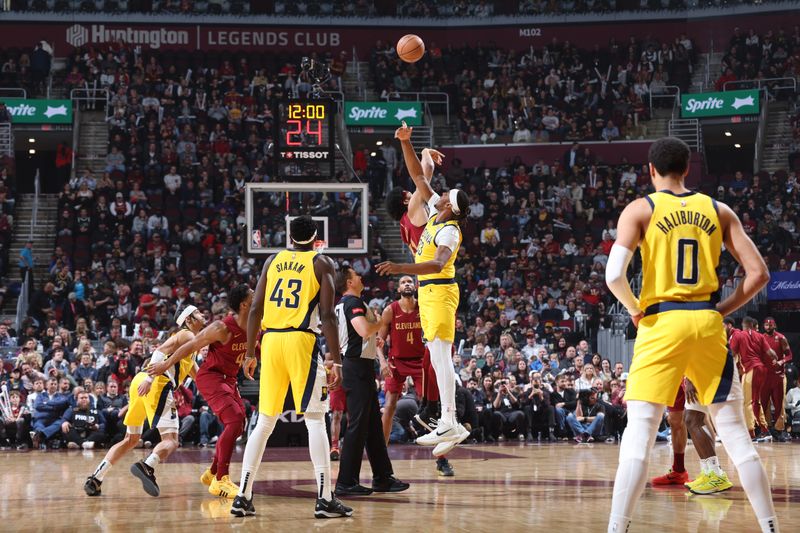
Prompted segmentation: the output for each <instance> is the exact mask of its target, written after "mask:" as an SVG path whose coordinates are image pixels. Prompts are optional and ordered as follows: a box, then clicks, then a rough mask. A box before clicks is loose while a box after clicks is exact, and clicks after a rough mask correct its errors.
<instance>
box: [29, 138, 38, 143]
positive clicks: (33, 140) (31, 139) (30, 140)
mask: <svg viewBox="0 0 800 533" xmlns="http://www.w3.org/2000/svg"><path fill="white" fill-rule="evenodd" d="M28 142H29V143H35V142H36V139H34V138H33V137H31V138H30V139H28Z"/></svg>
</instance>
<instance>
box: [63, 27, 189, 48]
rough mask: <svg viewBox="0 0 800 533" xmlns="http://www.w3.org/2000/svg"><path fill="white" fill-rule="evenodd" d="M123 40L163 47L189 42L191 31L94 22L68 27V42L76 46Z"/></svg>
mask: <svg viewBox="0 0 800 533" xmlns="http://www.w3.org/2000/svg"><path fill="white" fill-rule="evenodd" d="M116 40H119V41H122V42H125V43H129V44H143V45H148V46H150V48H161V45H164V44H171V45H175V44H177V45H186V44H189V32H187V31H185V30H169V29H167V28H158V29H148V30H138V29H134V28H131V27H124V28H108V27H106V25H105V24H92V26H91V27H90V28H87V27H86V26H82V25H80V24H74V25H72V26H70V27H69V28H67V42H68V43H69V44H71V45H72V46H74V47H75V48H80V47H81V46H83V45H85V44H90V43H91V44H100V43H109V42H112V41H116Z"/></svg>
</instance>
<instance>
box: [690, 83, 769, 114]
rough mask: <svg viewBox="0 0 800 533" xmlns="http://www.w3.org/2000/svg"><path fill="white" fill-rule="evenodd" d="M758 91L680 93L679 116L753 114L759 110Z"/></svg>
mask: <svg viewBox="0 0 800 533" xmlns="http://www.w3.org/2000/svg"><path fill="white" fill-rule="evenodd" d="M760 109H761V108H760V105H759V101H758V91H757V90H755V89H752V90H747V91H726V92H724V93H696V94H682V95H681V117H683V118H702V117H727V116H732V115H754V114H757V113H758V112H759V111H760Z"/></svg>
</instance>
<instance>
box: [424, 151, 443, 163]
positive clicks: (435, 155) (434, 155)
mask: <svg viewBox="0 0 800 533" xmlns="http://www.w3.org/2000/svg"><path fill="white" fill-rule="evenodd" d="M425 151H427V152H428V154H429V155H430V156H431V159H432V160H433V162H434V163H436V164H437V165H439V166H441V164H442V162H443V161H444V154H443V153H442V152H440V151H439V150H434V149H433V148H425V150H423V152H425Z"/></svg>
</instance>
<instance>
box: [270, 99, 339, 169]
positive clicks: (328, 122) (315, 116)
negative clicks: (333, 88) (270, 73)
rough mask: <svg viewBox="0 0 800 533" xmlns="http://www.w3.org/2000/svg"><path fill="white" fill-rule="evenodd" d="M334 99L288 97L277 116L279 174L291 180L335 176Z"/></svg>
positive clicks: (277, 111) (277, 162) (277, 163)
mask: <svg viewBox="0 0 800 533" xmlns="http://www.w3.org/2000/svg"><path fill="white" fill-rule="evenodd" d="M334 109H335V105H334V103H333V102H332V101H331V100H324V99H320V100H286V101H283V102H279V103H278V104H277V109H276V113H275V117H277V120H276V122H275V135H274V138H275V140H276V147H275V149H276V152H275V153H276V157H275V163H276V167H277V168H276V174H277V176H278V179H285V180H287V181H308V180H311V181H320V180H324V179H327V178H330V177H332V176H333V164H334V140H333V132H334V128H333V111H334Z"/></svg>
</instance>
